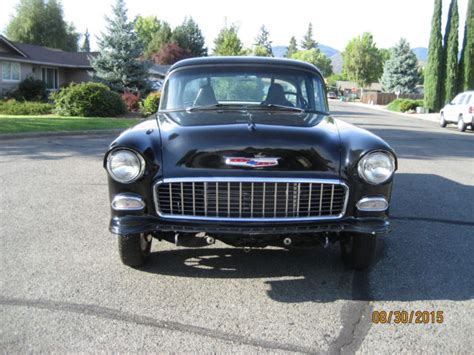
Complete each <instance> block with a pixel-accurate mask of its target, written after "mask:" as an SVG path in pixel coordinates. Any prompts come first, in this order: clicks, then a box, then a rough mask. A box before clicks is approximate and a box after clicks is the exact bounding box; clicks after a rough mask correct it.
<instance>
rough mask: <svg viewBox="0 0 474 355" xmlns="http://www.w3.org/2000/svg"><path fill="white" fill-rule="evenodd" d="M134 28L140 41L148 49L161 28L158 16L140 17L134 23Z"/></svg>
mask: <svg viewBox="0 0 474 355" xmlns="http://www.w3.org/2000/svg"><path fill="white" fill-rule="evenodd" d="M133 28H134V30H135V32H136V34H137V37H138V40H139V41H140V42H141V43H142V45H143V47H144V48H146V47H147V46H148V44H149V43H150V42H151V40H152V39H153V36H154V35H155V33H157V32H158V31H159V30H160V28H161V23H160V21H159V20H158V19H157V18H156V16H147V17H143V16H140V15H138V16H137V17H136V18H135V21H133Z"/></svg>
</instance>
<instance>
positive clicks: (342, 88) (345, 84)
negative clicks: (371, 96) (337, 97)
mask: <svg viewBox="0 0 474 355" xmlns="http://www.w3.org/2000/svg"><path fill="white" fill-rule="evenodd" d="M336 87H337V90H338V91H339V92H344V93H346V94H348V93H352V94H358V93H359V92H360V88H359V85H357V83H355V82H353V81H345V80H338V81H336ZM367 91H371V92H381V91H382V84H380V83H372V84H370V85H369V86H368V87H365V88H364V92H367Z"/></svg>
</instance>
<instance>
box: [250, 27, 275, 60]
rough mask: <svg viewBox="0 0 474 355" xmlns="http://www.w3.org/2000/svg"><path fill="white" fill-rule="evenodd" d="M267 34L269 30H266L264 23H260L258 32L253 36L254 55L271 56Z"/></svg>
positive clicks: (270, 45) (270, 46)
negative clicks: (255, 36)
mask: <svg viewBox="0 0 474 355" xmlns="http://www.w3.org/2000/svg"><path fill="white" fill-rule="evenodd" d="M269 36H270V32H268V30H267V28H266V27H265V25H262V27H260V33H259V34H258V36H257V38H255V49H254V54H255V55H257V56H259V57H273V51H272V41H270V39H269Z"/></svg>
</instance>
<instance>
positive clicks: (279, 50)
mask: <svg viewBox="0 0 474 355" xmlns="http://www.w3.org/2000/svg"><path fill="white" fill-rule="evenodd" d="M318 47H319V49H320V50H321V53H323V54H324V55H326V56H327V57H329V58H331V57H332V56H334V55H336V54H338V53H339V51H338V50H337V49H335V48H332V47H329V46H326V45H324V44H320V45H318ZM272 51H273V55H274V56H275V57H277V58H281V57H284V56H285V55H286V51H287V49H286V46H275V47H272Z"/></svg>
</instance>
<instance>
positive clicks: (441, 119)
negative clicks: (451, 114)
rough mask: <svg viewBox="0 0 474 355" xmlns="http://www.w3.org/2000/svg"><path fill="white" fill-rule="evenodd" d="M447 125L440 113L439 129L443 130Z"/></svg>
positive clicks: (442, 114)
mask: <svg viewBox="0 0 474 355" xmlns="http://www.w3.org/2000/svg"><path fill="white" fill-rule="evenodd" d="M447 124H448V122H446V120H445V119H444V113H441V114H440V115H439V126H440V127H441V128H444V127H446V125H447Z"/></svg>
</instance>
